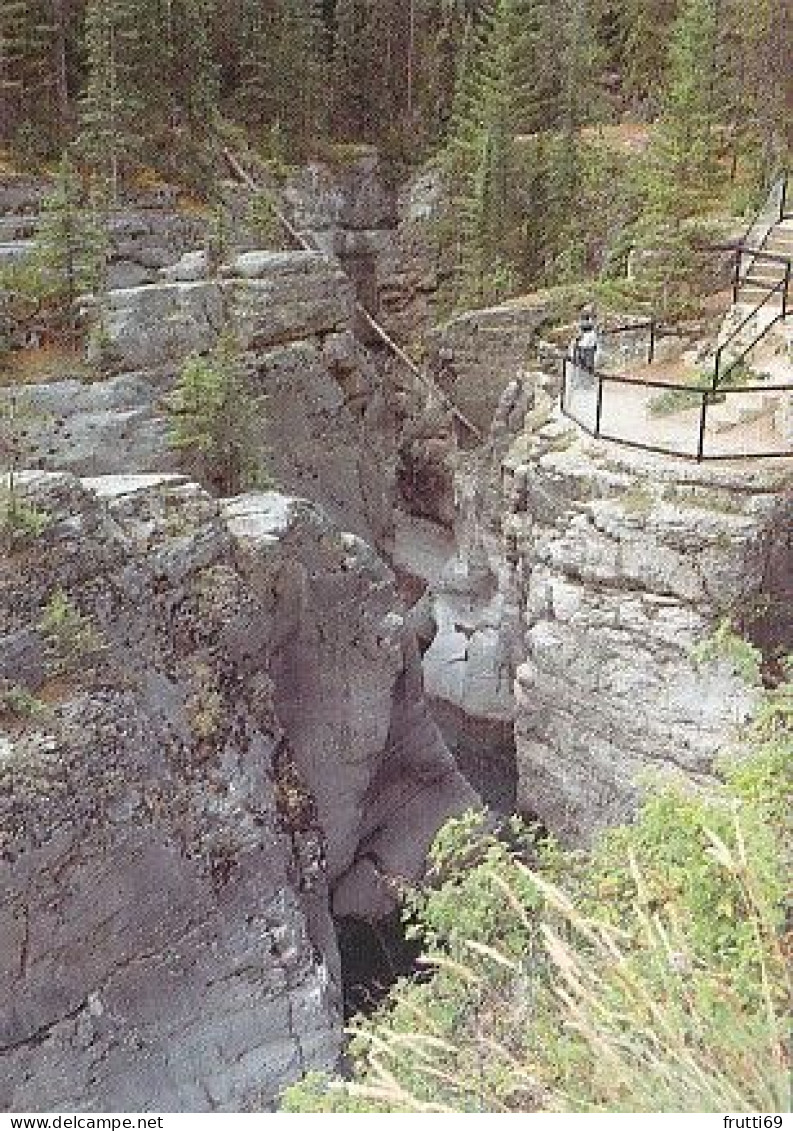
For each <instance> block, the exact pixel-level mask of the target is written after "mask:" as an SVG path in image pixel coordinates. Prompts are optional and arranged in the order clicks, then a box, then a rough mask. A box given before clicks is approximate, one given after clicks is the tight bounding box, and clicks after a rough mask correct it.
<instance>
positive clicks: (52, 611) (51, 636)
mask: <svg viewBox="0 0 793 1131" xmlns="http://www.w3.org/2000/svg"><path fill="white" fill-rule="evenodd" d="M39 629H40V631H41V633H42V634H43V636H44V637H45V639H46V641H47V644H48V647H49V652H50V670H51V671H52V673H53V674H57V675H64V674H67V673H69V672H70V671H72V670H74V669H75V668H76V667H77V666H78V665H82V664H84V663H85V662H86V661H89V660H92V659H95V658H96V657H97V656H98V654H99V653H100V652H101V651H102V647H103V644H102V640H101V637H100V636H99V633H98V632H97V630H96V628H95V627H94V625H93V624H92V623H91V620H90V618H89V617H87V616H85V615H84V614H83V613H81V612H80V610H79V609H78V608H76V606H75V605H74V604H73V603H72V602H71V601H70V599H69V598H68V597H67V595H66V594H65V593H64V591H63V590H62V589H56V590H55V592H54V593H53V594H52V596H51V597H50V599H49V601H48V602H47V604H46V606H45V608H44V613H43V615H42V617H41V620H40V621H39Z"/></svg>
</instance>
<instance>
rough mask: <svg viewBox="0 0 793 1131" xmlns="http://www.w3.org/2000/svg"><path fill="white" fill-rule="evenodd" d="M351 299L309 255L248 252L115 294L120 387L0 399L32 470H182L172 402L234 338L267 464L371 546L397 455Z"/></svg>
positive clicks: (108, 343)
mask: <svg viewBox="0 0 793 1131" xmlns="http://www.w3.org/2000/svg"><path fill="white" fill-rule="evenodd" d="M352 306H353V295H352V287H351V285H350V284H349V282H348V280H347V279H346V277H345V276H344V274H343V273H342V272H341V271H340V269H339V268H338V266H337V265H334V264H333V263H332V262H331V261H330V260H328V259H327V258H325V257H324V256H322V255H320V254H319V253H310V252H292V253H268V252H251V253H247V254H242V255H240V256H238V257H237V258H236V259H235V260H233V261H232V262H231V264H229V265H228V267H227V268H226V269H225V272H224V276H223V277H222V278H216V279H202V278H199V279H198V280H197V281H193V282H181V281H162V282H160V283H157V284H151V285H147V286H141V287H134V288H130V289H127V290H117V291H114V292H112V293H111V294H110V296H109V299H108V308H107V312H106V319H105V330H106V334H105V341H104V343H103V358H102V363H103V364H105V365H106V367H110V368H112V370H114V371H115V372H114V375H113V376H111V377H108V378H107V379H105V380H100V381H94V382H93V383H91V384H87V383H83V384H81V383H79V382H77V381H74V380H72V381H61V382H54V383H45V384H37V385H35V386H33V385H31V386H29V387H26V388H25V389H14V388H13V387H11V388H8V389H6V390H0V401H3V400H7V399H9V398H11V397H14V396H16V397H17V398H18V399H19V400H20V402H24V406H25V411H24V426H23V433H24V434H23V436H22V440H23V443H22V448H23V452H22V461H23V463H24V464H25V465H26V466H28V467H40V468H43V469H46V470H57V469H61V468H67V469H69V470H72V471H74V472H76V473H77V474H83V475H97V474H122V473H124V474H126V473H130V472H141V473H142V472H149V471H160V470H167V471H175V470H178V460H177V454H176V453H175V452H174V451H173V450H172V448H171V447H170V445H169V440H168V436H169V421H168V416H167V411H166V403H165V398H166V396H167V393H168V391H169V390H170V389H171V387H172V385H173V381H174V378H175V376H176V374H177V372H178V370H179V367H180V365H181V363H182V362H183V361H184V360H185V358H186V357H187V356H188V355H189V354H191V353H194V352H204V353H205V352H207V351H208V350H210V349H211V348H212V346H213V345H214V343H215V342H216V341H217V338H218V335H219V334H220V333H221V332H222V331H223V330H224V329H226V328H227V327H229V326H234V327H235V328H236V330H237V333H238V336H239V340H240V345H241V347H242V349H243V350H244V351H245V353H246V359H247V362H248V368H249V371H250V388H251V394H252V399H253V400H255V401H256V402H257V403H259V404H260V405H261V406H262V408H261V420H260V424H259V428H258V429H257V437H258V438H257V448H258V455H259V462H260V464H261V466H262V467H263V468H264V469H265V470H266V471H267V473H268V474H269V475H270V476H271V478H272V479H273V480H274V481H275V482H276V483H277V484H278V485H279V486H281V487H282V488H283V489H284V490H285V491H287V492H289V493H294V494H299V495H305V496H308V497H309V498H311V499H314V500H315V501H318V502H320V503H322V504H323V505H324V506H325V507H326V508H327V509H328V510H329V512H330V513H331V515H332V516H333V517H334V519H336V520H337V521H338V522H339V523H340V524H341V525H342V526H343V527H344V528H345V529H350V530H354V531H355V532H357V533H359V534H362V535H363V536H365V537H367V538H368V539H370V540H371V541H373V542H381V541H382V539H383V538H384V537H385V535H386V533H387V531H388V528H389V525H390V515H391V493H392V484H393V479H394V471H393V468H394V464H395V460H396V456H395V453H394V450H393V443H389V425H388V421H387V419H386V418H385V406H384V400H383V395H382V391H381V380H380V377H379V375H378V374H377V372H376V370H375V368H374V367H373V365H372V362H371V360H370V359H369V357H368V356H367V354H366V352H365V350H363V349H362V347H360V346H359V345H358V344H357V342H356V340H355V338H354V337H353V335H352V332H351V324H352Z"/></svg>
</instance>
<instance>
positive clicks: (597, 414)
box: [595, 373, 603, 436]
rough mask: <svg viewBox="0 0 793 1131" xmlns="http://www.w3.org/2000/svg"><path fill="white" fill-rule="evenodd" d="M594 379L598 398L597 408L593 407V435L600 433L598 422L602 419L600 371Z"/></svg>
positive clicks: (601, 378) (601, 379)
mask: <svg viewBox="0 0 793 1131" xmlns="http://www.w3.org/2000/svg"><path fill="white" fill-rule="evenodd" d="M595 380H596V381H597V383H598V399H597V408H596V409H595V435H596V436H599V435H600V422H601V420H602V419H603V377H602V375H601V374H600V373H596V374H595Z"/></svg>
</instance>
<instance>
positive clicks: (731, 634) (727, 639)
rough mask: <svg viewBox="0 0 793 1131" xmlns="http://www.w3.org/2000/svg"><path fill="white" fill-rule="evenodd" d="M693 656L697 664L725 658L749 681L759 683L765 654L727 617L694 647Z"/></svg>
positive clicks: (724, 659) (737, 672)
mask: <svg viewBox="0 0 793 1131" xmlns="http://www.w3.org/2000/svg"><path fill="white" fill-rule="evenodd" d="M692 658H693V659H694V661H695V662H696V663H697V664H707V663H713V662H714V661H718V660H723V661H725V662H726V663H728V664H729V665H730V666H731V667H732V668H733V670H734V671H735V672H736V674H738V675H740V676H741V677H742V678H743V679H745V680H746V682H747V683H751V684H754V685H758V684H759V683H760V682H761V679H760V671H761V666H762V662H763V654H762V652H761V651H760V649H759V648H755V646H754V645H753V644H750V643H749V641H748V640H744V638H743V637H742V636H740V635H739V634H738V633H737V632H736V631H735V629H734V627H733V624H732V621H730V620H729V619H727V618H725V619H724V620H722V621H721V622H720V623H719V626H718V628H717V629H716V630H715V632H714V633H713V634H712V635H711V636H709V637H708V638H707V639H706V640H703V641H702V643H701V644H698V645H697V646H696V648H694V649H693V652H692Z"/></svg>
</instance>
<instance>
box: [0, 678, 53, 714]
mask: <svg viewBox="0 0 793 1131" xmlns="http://www.w3.org/2000/svg"><path fill="white" fill-rule="evenodd" d="M44 710H45V706H44V704H43V703H42V702H41V701H40V700H39V699H37V698H36V697H35V695H31V693H30V692H29V691H28V690H27V688H25V687H21V686H20V685H19V684H18V683H10V682H9V681H8V680H7V679H0V715H8V716H10V717H11V718H12V719H34V718H38V716H39V715H41V714H43V712H44Z"/></svg>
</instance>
